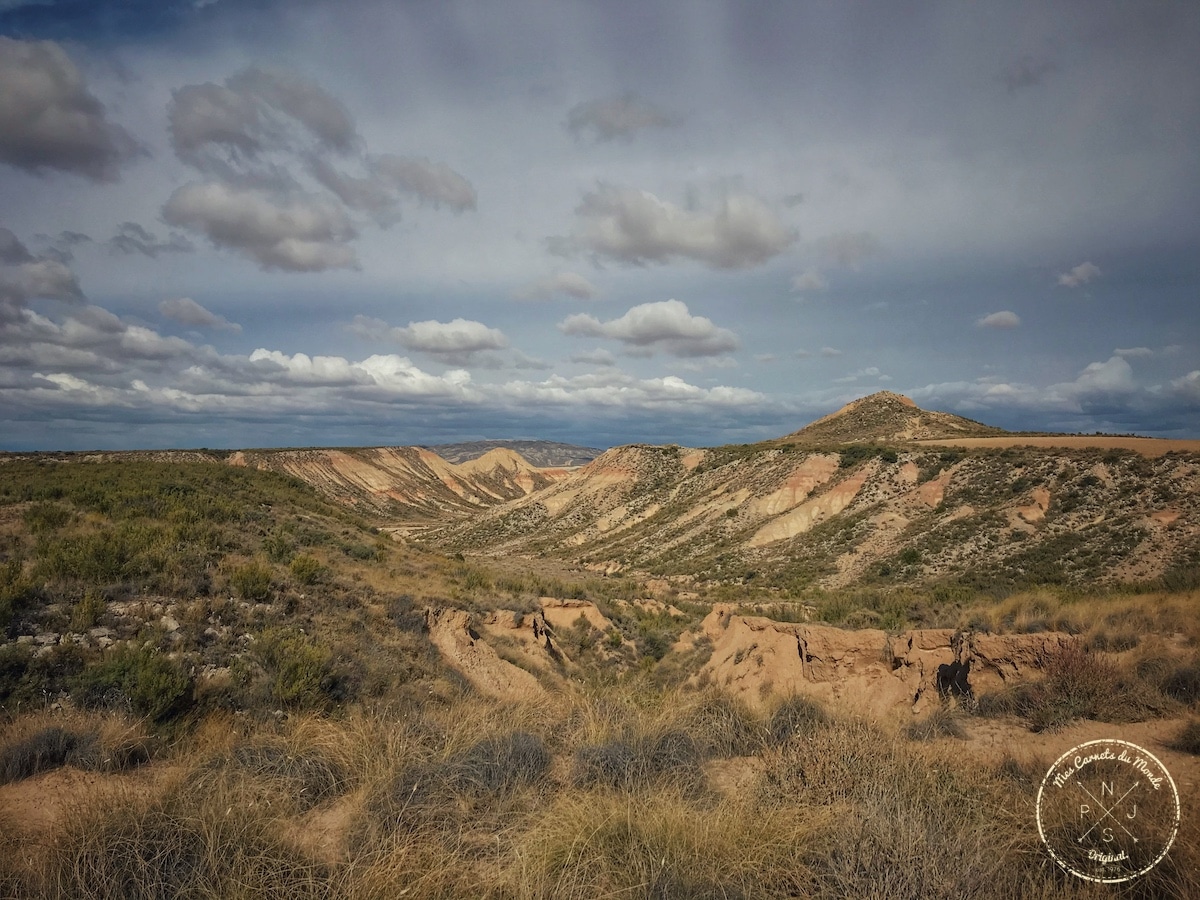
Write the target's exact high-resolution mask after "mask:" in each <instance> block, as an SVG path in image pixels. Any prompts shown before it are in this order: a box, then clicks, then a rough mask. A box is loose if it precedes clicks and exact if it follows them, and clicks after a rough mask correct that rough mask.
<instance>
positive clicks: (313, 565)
mask: <svg viewBox="0 0 1200 900" xmlns="http://www.w3.org/2000/svg"><path fill="white" fill-rule="evenodd" d="M288 569H289V570H290V571H291V573H292V577H293V578H295V579H296V580H297V581H298V582H300V583H301V584H316V583H317V582H318V581H319V580H320V578H321V576H322V575H324V574H325V567H324V566H323V565H321V563H320V561H319V560H318V559H316V558H315V557H312V556H308V555H306V554H301V555H299V556H297V557H295V558H294V559H292V562H291V564H290V565H289V566H288Z"/></svg>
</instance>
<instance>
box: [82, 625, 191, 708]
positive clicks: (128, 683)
mask: <svg viewBox="0 0 1200 900" xmlns="http://www.w3.org/2000/svg"><path fill="white" fill-rule="evenodd" d="M74 695H75V698H76V700H77V701H78V702H79V704H80V705H81V706H83V707H85V708H88V709H114V708H115V709H122V708H123V709H128V710H129V711H130V712H133V713H135V714H136V715H139V716H145V717H146V718H148V719H149V720H150V721H151V722H155V723H163V722H166V721H167V720H168V719H170V718H172V717H173V716H175V715H177V714H178V713H180V712H182V711H183V710H185V709H186V708H187V707H188V706H189V705H190V704H191V702H192V698H193V694H192V679H191V677H190V676H189V675H188V673H187V672H186V671H185V669H184V667H183V665H182V664H181V663H180V662H179V661H178V660H175V659H171V658H170V657H168V656H166V655H164V654H162V653H159V652H157V651H156V650H154V649H153V648H149V647H144V646H143V647H138V648H136V649H135V648H134V647H132V646H131V645H130V644H121V645H119V646H118V647H117V648H116V649H115V650H113V651H110V653H109V655H107V656H106V657H105V658H104V659H103V660H102V661H101V662H99V663H96V664H94V665H92V666H89V667H88V668H86V669H84V670H83V672H82V673H80V675H79V676H78V678H77V680H76V685H75V691H74Z"/></svg>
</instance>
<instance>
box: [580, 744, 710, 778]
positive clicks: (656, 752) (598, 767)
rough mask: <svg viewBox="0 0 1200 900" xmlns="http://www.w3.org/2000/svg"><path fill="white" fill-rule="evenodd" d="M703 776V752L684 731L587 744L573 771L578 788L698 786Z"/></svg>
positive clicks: (581, 751)
mask: <svg viewBox="0 0 1200 900" xmlns="http://www.w3.org/2000/svg"><path fill="white" fill-rule="evenodd" d="M702 779H703V773H702V772H701V771H700V751H699V749H698V748H697V746H696V742H695V741H694V740H692V737H691V735H689V734H687V733H686V732H684V731H667V732H664V733H663V734H660V735H657V736H643V737H637V738H634V739H632V740H610V741H605V742H603V743H599V744H589V745H585V746H583V747H580V748H579V749H578V750H577V751H576V753H575V764H574V771H573V773H572V782H573V783H574V784H575V785H576V786H577V787H594V786H600V787H610V788H621V789H626V790H628V789H631V788H638V787H646V786H648V785H650V784H654V783H657V782H673V783H676V784H678V785H680V786H684V787H689V788H695V787H698V786H699V783H700V782H701V781H702Z"/></svg>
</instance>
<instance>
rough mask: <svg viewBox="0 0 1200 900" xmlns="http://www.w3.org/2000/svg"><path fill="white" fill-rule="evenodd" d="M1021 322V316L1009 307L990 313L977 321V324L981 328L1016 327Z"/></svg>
mask: <svg viewBox="0 0 1200 900" xmlns="http://www.w3.org/2000/svg"><path fill="white" fill-rule="evenodd" d="M1020 324H1021V317H1020V316H1018V315H1017V314H1016V313H1015V312H1013V311H1012V310H1008V309H1002V310H1001V311H1000V312H994V313H988V314H987V315H986V316H983V317H982V318H980V319H978V320H977V321H976V322H975V325H976V326H977V327H979V328H1016V327H1017V326H1018V325H1020Z"/></svg>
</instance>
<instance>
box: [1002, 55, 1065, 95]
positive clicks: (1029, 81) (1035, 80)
mask: <svg viewBox="0 0 1200 900" xmlns="http://www.w3.org/2000/svg"><path fill="white" fill-rule="evenodd" d="M1057 70H1058V66H1057V65H1055V64H1054V63H1053V62H1052V61H1051V60H1048V59H1038V58H1036V57H1033V56H1023V57H1021V58H1020V59H1019V60H1017V61H1016V62H1014V63H1013V64H1012V65H1010V66H1008V67H1007V68H1006V69H1005V70H1004V71H1003V72H1001V73H1000V80H1001V81H1002V82H1004V86H1005V87H1006V88H1008V91H1009V93H1013V92H1014V91H1019V90H1021V89H1022V88H1030V87H1036V86H1037V85H1039V84H1041V83H1042V82H1043V81H1045V80H1046V77H1047V76H1048V75H1051V74H1052V73H1054V72H1056V71H1057Z"/></svg>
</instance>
